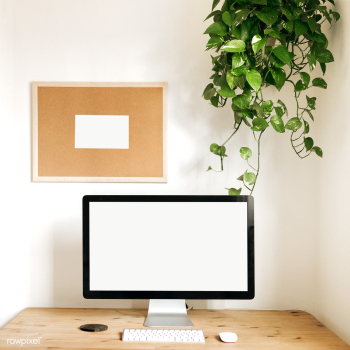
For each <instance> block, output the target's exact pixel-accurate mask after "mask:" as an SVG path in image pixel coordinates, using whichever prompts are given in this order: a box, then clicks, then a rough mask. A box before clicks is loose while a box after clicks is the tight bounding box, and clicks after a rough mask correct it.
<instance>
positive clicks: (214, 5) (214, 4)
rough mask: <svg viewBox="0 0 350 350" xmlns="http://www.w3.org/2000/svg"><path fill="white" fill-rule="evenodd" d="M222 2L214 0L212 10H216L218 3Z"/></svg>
mask: <svg viewBox="0 0 350 350" xmlns="http://www.w3.org/2000/svg"><path fill="white" fill-rule="evenodd" d="M219 2H220V0H214V1H213V6H212V8H211V9H212V10H214V9H215V7H216V6H217V5H218V3H219Z"/></svg>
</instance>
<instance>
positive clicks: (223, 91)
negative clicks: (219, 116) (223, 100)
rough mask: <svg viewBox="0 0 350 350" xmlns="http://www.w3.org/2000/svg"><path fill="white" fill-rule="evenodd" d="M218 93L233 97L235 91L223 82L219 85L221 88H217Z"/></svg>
mask: <svg viewBox="0 0 350 350" xmlns="http://www.w3.org/2000/svg"><path fill="white" fill-rule="evenodd" d="M226 78H227V76H226ZM218 94H219V95H220V96H222V97H227V98H228V97H235V96H236V93H235V91H234V90H232V89H231V88H230V87H229V86H228V85H227V84H223V85H222V86H221V89H220V90H218Z"/></svg>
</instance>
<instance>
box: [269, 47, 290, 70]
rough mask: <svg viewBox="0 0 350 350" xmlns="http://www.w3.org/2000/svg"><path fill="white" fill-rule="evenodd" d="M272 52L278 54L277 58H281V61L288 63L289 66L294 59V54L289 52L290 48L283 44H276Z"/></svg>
mask: <svg viewBox="0 0 350 350" xmlns="http://www.w3.org/2000/svg"><path fill="white" fill-rule="evenodd" d="M272 52H273V54H274V55H276V57H277V58H279V59H280V60H281V61H283V62H284V63H286V64H288V66H290V61H291V60H292V56H291V55H292V54H291V53H290V52H288V49H287V48H286V47H285V46H283V45H279V46H276V47H274V49H273V50H272Z"/></svg>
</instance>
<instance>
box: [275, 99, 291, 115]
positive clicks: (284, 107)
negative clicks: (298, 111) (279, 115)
mask: <svg viewBox="0 0 350 350" xmlns="http://www.w3.org/2000/svg"><path fill="white" fill-rule="evenodd" d="M277 103H278V104H280V105H281V106H282V107H283V110H284V113H286V115H287V117H288V109H287V106H286V105H285V104H284V103H283V102H282V101H281V100H278V101H277Z"/></svg>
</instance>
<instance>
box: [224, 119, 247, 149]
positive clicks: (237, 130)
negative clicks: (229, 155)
mask: <svg viewBox="0 0 350 350" xmlns="http://www.w3.org/2000/svg"><path fill="white" fill-rule="evenodd" d="M241 124H242V120H241V122H240V123H239V124H238V126H237V128H236V130H235V131H234V132H233V133H232V135H231V136H230V137H229V138H228V139H227V140H226V141H225V142H224V143H223V144H222V145H221V147H222V146H225V145H226V143H227V142H229V141H230V140H231V138H232V137H233V135H234V134H235V133H236V132H237V131H238V129H239V127H240V126H241Z"/></svg>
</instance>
